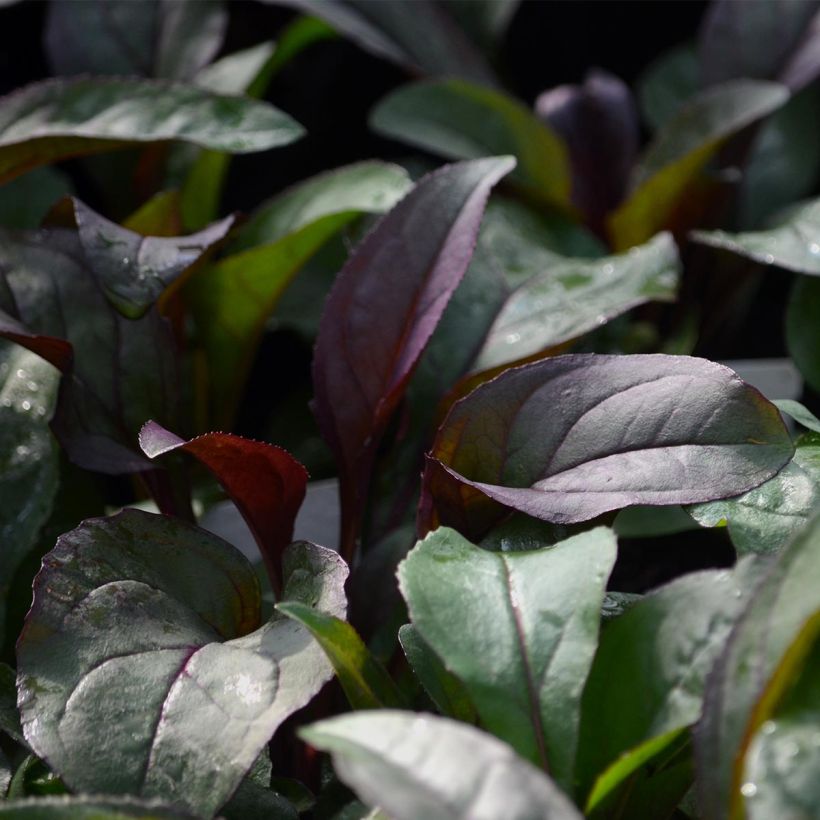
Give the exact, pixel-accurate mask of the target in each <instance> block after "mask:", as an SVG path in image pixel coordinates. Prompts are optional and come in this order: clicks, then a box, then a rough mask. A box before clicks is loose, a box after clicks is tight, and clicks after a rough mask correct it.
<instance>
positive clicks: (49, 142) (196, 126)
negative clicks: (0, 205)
mask: <svg viewBox="0 0 820 820" xmlns="http://www.w3.org/2000/svg"><path fill="white" fill-rule="evenodd" d="M302 134H303V129H302V127H301V126H300V125H299V124H298V123H296V122H295V121H294V120H293V119H291V118H290V117H289V116H288V115H287V114H285V113H283V112H281V111H279V110H278V109H276V108H274V107H273V106H271V105H268V104H267V103H262V102H257V101H255V100H250V99H247V98H242V97H233V96H227V95H220V94H213V93H211V92H208V91H204V90H202V89H199V88H196V87H194V86H186V85H177V84H173V83H167V82H164V81H159V80H155V81H149V80H136V79H121V78H116V79H100V78H86V77H81V78H78V79H73V80H46V81H44V82H40V83H34V84H32V85H28V86H26V87H25V88H21V89H20V90H19V91H15V92H14V93H13V94H9V95H8V96H6V97H3V98H2V100H0V182H2V181H4V180H7V179H11V178H12V177H14V176H17V175H18V174H21V173H23V172H24V171H27V170H29V169H30V168H35V167H36V166H38V165H45V164H48V163H51V162H57V161H58V160H61V159H66V158H68V157H75V156H82V155H86V154H96V153H100V152H103V151H112V150H115V149H117V148H125V147H128V146H131V145H134V144H138V143H149V142H158V141H164V140H180V141H182V142H189V143H192V144H194V145H198V146H199V147H201V148H211V149H214V150H217V151H227V152H229V153H237V154H243V153H251V152H254V151H265V150H267V149H269V148H275V147H277V146H280V145H287V144H288V143H290V142H293V141H294V140H296V139H298V138H299V137H301V136H302Z"/></svg>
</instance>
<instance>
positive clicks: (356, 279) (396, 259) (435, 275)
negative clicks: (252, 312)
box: [313, 157, 514, 552]
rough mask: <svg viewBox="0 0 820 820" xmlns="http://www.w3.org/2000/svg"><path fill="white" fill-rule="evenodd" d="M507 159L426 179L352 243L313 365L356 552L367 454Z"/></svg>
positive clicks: (454, 281) (466, 257)
mask: <svg viewBox="0 0 820 820" xmlns="http://www.w3.org/2000/svg"><path fill="white" fill-rule="evenodd" d="M513 166H514V160H512V159H511V158H508V157H501V158H490V159H483V160H476V161H473V162H464V163H458V164H456V165H450V166H446V167H444V168H442V169H440V170H438V171H436V172H435V173H433V174H430V175H429V176H427V177H425V178H424V179H422V180H421V181H420V182H419V183H418V185H417V186H416V187H415V188H414V190H413V191H412V193H410V194H409V195H408V196H407V197H405V198H404V199H403V200H402V201H401V202H400V203H399V204H398V205H397V206H396V207H395V208H393V210H392V211H390V213H388V214H387V215H386V216H385V217H384V218H383V219H382V220H381V221H380V222H379V224H378V225H377V226H376V228H375V229H374V230H373V231H372V232H371V233H370V234H369V235H368V236H367V237H366V238H365V239H364V241H363V242H362V243H361V244H360V245H359V246H358V247H357V249H356V251H355V252H354V253H353V255H352V256H351V257H350V259H349V260H348V262H347V264H346V265H345V267H344V269H343V270H342V271H341V272H340V273H339V275H338V277H337V279H336V282H335V284H334V286H333V290H332V291H331V293H330V296H329V297H328V300H327V304H326V306H325V312H324V314H323V316H322V322H321V325H320V328H319V337H318V339H317V342H316V354H315V356H314V360H313V383H314V390H315V407H314V412H315V414H316V418H317V421H318V423H319V428H320V430H321V431H322V434H323V435H324V437H325V440H326V441H327V442H328V443H329V444H330V446H331V448H332V449H333V451H334V453H335V455H336V458H337V460H338V464H339V474H340V479H341V493H342V497H343V498H344V506H345V508H346V509H345V513H346V515H347V516H348V519H347V521H346V526H347V530H346V535H345V539H343V540H344V542H345V543H344V547H343V548H344V549H345V550H347V551H348V552H349V551H350V550H351V549H352V547H353V544H354V542H355V538H356V534H357V533H356V530H357V529H358V520H357V519H358V516H359V515H360V514H361V510H362V505H363V503H364V496H365V490H366V488H367V485H368V483H369V478H370V471H371V467H372V462H373V458H374V456H375V453H376V448H377V447H378V443H379V440H380V438H381V435H382V433H383V431H384V429H385V427H386V426H387V422H388V421H389V419H390V416H391V415H392V412H393V410H394V409H395V407H396V405H397V404H398V402H399V400H400V399H401V396H402V394H403V392H404V389H405V387H406V384H407V381H408V379H409V378H410V376H411V375H412V373H413V370H414V369H415V367H416V364H417V363H418V359H419V357H420V356H421V354H422V352H423V351H424V348H425V346H426V344H427V342H428V341H429V339H430V336H431V335H432V333H433V331H434V330H435V327H436V324H437V323H438V320H439V319H440V318H441V314H442V313H443V311H444V308H445V307H446V305H447V302H448V300H449V298H450V296H451V295H452V293H453V291H454V290H455V289H456V287H457V286H458V283H459V282H460V281H461V278H462V276H463V275H464V272H465V270H466V269H467V265H468V264H469V262H470V257H471V255H472V252H473V247H474V245H475V241H476V236H477V234H478V227H479V224H480V222H481V215H482V213H483V211H484V205H485V203H486V201H487V197H488V195H489V192H490V188H491V187H492V186H493V185H494V184H495V183H496V182H497V181H498V180H499V179H500V178H501V177H503V176H504V175H505V174H506V173H508V172H509V171H510V170H511V169H512V168H513Z"/></svg>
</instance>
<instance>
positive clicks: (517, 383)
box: [423, 354, 793, 531]
mask: <svg viewBox="0 0 820 820" xmlns="http://www.w3.org/2000/svg"><path fill="white" fill-rule="evenodd" d="M487 442H493V447H492V449H490V448H489V447H488V446H487ZM792 453H793V446H792V443H791V440H790V438H789V435H788V433H787V431H786V429H785V427H784V425H783V422H782V420H781V418H780V414H779V413H778V412H777V409H776V408H775V407H774V406H773V405H772V404H770V403H769V402H768V401H767V400H766V399H765V398H763V396H762V395H761V394H760V393H758V392H757V391H756V390H755V389H754V388H752V387H750V386H749V385H747V384H746V383H745V382H743V381H741V380H740V379H739V378H738V377H737V376H736V375H735V374H734V373H733V372H732V371H731V370H729V369H728V368H725V367H722V366H721V365H717V364H714V363H712V362H707V361H705V360H703V359H695V358H688V357H685V356H663V355H635V356H605V355H595V354H579V355H570V356H558V357H556V358H552V359H547V360H544V361H540V362H535V363H534V364H530V365H524V366H523V367H519V368H515V369H513V370H508V371H506V372H505V373H503V374H502V375H500V376H498V377H496V378H495V379H494V380H492V381H491V382H488V383H486V384H483V385H481V386H480V387H478V388H477V389H476V390H474V391H473V392H472V393H471V394H470V395H469V396H467V397H466V398H465V399H462V400H461V401H460V402H458V403H457V404H456V405H455V406H454V407H453V409H452V410H451V411H450V413H449V415H448V416H447V419H446V420H445V422H444V424H443V425H442V427H441V428H440V430H439V434H438V436H437V439H436V442H435V444H434V446H433V449H432V451H431V457H430V460H429V461H428V467H427V473H426V479H425V481H426V493H427V498H426V501H425V506H424V510H423V512H424V515H423V518H426V520H424V521H423V523H424V524H425V525H426V526H428V527H429V526H430V523H431V521H433V520H435V515H433V516H432V517H431V515H430V513H431V509H430V507H431V506H432V507H435V508H436V510H437V514H438V518H439V519H440V520H441V521H442V523H445V524H447V523H448V522H449V521H450V520H458V521H459V522H460V525H461V526H465V525H466V526H467V529H468V530H471V531H472V530H473V529H477V530H478V531H481V530H482V529H483V528H485V527H486V526H487V525H488V524H489V523H491V522H492V521H493V519H494V518H495V517H497V514H498V511H497V510H496V509H495V508H494V507H493V505H492V503H491V502H489V501H488V499H493V500H494V501H495V502H498V503H500V504H504V505H506V506H508V507H512V508H513V509H517V510H520V511H521V512H525V513H527V514H528V515H532V516H534V517H536V518H542V519H544V520H547V521H553V522H556V523H573V522H578V521H584V520H587V519H591V518H594V517H595V516H596V515H600V514H601V513H603V512H606V511H608V510H613V509H617V508H619V507H626V506H629V505H632V504H652V505H667V504H680V503H694V501H695V500H698V501H706V500H713V499H715V498H721V497H726V496H729V495H737V494H738V493H740V492H744V491H746V490H748V489H751V488H752V487H755V486H757V485H758V484H762V483H763V481H765V480H766V479H768V478H771V477H772V476H773V475H775V474H776V473H777V472H778V471H779V470H780V469H781V468H782V467H783V466H784V465H785V464H786V463H787V462H788V461H789V460H790V458H791V456H792ZM429 502H432V504H431V503H429ZM465 519H466V520H465Z"/></svg>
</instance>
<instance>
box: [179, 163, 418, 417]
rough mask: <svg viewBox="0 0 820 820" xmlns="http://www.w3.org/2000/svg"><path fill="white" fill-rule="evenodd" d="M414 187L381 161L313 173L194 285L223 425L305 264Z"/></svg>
mask: <svg viewBox="0 0 820 820" xmlns="http://www.w3.org/2000/svg"><path fill="white" fill-rule="evenodd" d="M410 185H411V184H410V180H409V178H408V176H407V174H406V173H405V171H404V170H403V169H401V168H399V167H398V166H396V165H389V164H387V163H382V162H376V161H372V162H361V163H355V164H353V165H349V166H345V167H343V168H339V169H336V170H334V171H329V172H327V173H324V174H320V175H319V176H316V177H313V178H312V179H309V180H307V181H306V182H303V183H301V184H300V185H297V186H295V187H294V188H291V189H289V190H288V191H285V193H283V194H280V195H279V196H278V197H275V198H274V199H272V200H271V201H269V202H267V203H265V204H263V205H262V206H261V207H260V208H259V209H258V210H257V211H256V213H255V214H253V215H252V217H251V219H250V221H249V222H248V224H247V225H246V226H245V228H244V229H243V230H242V231H240V232H239V235H238V236H237V239H236V244H235V245H233V246H232V247H231V251H233V252H232V253H230V255H228V256H226V257H225V258H223V259H221V260H220V261H219V262H217V263H216V264H214V265H212V266H210V267H209V268H207V269H206V270H204V271H202V272H201V274H200V275H198V276H197V277H196V279H195V280H194V281H193V282H192V283H191V286H190V287H189V288H188V290H187V293H186V295H187V297H188V298H189V300H190V303H191V306H192V309H193V312H194V318H195V320H196V323H197V330H198V334H199V338H200V341H201V343H202V345H203V347H204V348H205V352H206V354H207V357H208V362H209V366H210V372H209V377H210V386H211V395H212V396H214V397H215V399H216V400H217V409H216V410H215V411H214V412H215V420H216V422H217V423H218V424H219V425H224V426H229V422H230V419H231V418H232V416H233V413H234V410H235V407H236V404H237V402H238V400H239V397H240V394H241V391H242V387H243V386H244V383H245V378H246V377H247V373H248V370H249V368H250V365H251V362H252V359H253V355H254V353H255V351H256V346H257V344H258V342H259V339H260V338H261V335H262V332H263V330H264V327H265V322H266V320H267V318H268V316H269V315H270V313H271V312H272V311H273V309H274V307H275V306H276V303H277V301H278V300H279V298H280V297H281V295H282V292H283V291H284V290H285V288H286V287H287V286H288V284H289V283H290V282H291V280H292V279H293V277H294V276H295V275H296V273H297V272H298V271H299V270H300V268H301V267H302V265H303V264H304V263H305V262H306V261H307V260H308V259H309V258H310V257H311V256H312V255H313V254H314V253H315V252H316V251H317V250H318V249H319V248H320V247H321V246H322V245H323V244H324V243H325V242H326V241H327V240H328V239H329V238H330V237H332V236H333V235H334V234H336V233H338V231H340V230H341V229H342V228H343V227H345V226H346V225H348V224H350V223H351V222H352V221H353V220H354V219H356V218H357V217H358V216H360V215H361V214H362V213H381V212H383V211H385V210H389V209H390V208H391V207H392V206H393V205H394V204H395V203H396V202H397V201H398V200H399V199H401V197H402V196H403V195H404V194H405V193H406V192H407V191H408V189H409V188H410ZM217 397H218V398H217Z"/></svg>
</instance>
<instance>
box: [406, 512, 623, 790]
mask: <svg viewBox="0 0 820 820" xmlns="http://www.w3.org/2000/svg"><path fill="white" fill-rule="evenodd" d="M615 552H616V545H615V537H614V535H613V534H612V532H611V531H610V530H607V529H605V528H603V527H600V528H597V529H594V530H591V531H589V532H586V533H581V534H580V535H576V536H574V537H572V538H568V539H567V540H566V541H562V542H561V543H559V544H556V545H555V546H553V547H551V548H549V549H544V550H539V551H537V552H515V553H498V552H488V551H486V550H482V549H480V548H479V547H476V546H474V545H472V544H470V543H469V542H468V541H466V540H465V539H464V538H462V537H461V536H460V535H459V534H458V533H456V532H455V531H453V530H450V529H447V528H440V529H438V530H436V531H435V532H433V533H431V534H430V535H428V536H427V538H425V539H424V540H423V541H421V542H420V543H419V544H418V545H417V546H416V547H415V548H414V549H413V550H412V551H411V552H410V554H409V555H408V556H407V558H406V559H405V560H404V561H403V562H402V564H401V565H400V566H399V584H400V587H401V590H402V594H403V595H404V598H405V600H406V601H407V605H408V608H409V610H410V618H411V620H412V622H413V626H414V627H415V628H416V629H417V630H418V632H419V634H420V635H421V636H422V638H423V639H424V640H425V641H426V642H427V643H428V644H429V645H430V647H431V648H432V649H433V651H434V652H435V653H436V654H437V655H438V656H439V657H440V658H441V660H442V661H443V663H444V665H445V666H446V667H447V668H448V669H449V670H450V671H451V672H452V673H453V674H455V675H456V676H457V677H458V678H459V679H460V680H461V681H462V682H463V683H464V685H465V686H466V688H467V691H468V692H469V693H470V696H471V698H472V701H473V703H474V704H475V707H476V710H477V711H478V714H479V717H480V718H481V721H482V725H483V726H484V727H485V728H486V729H487V730H489V731H490V732H492V733H493V734H495V735H496V736H497V737H500V738H501V739H502V740H506V741H507V742H508V743H510V744H511V745H512V746H513V748H515V749H516V751H518V752H519V754H521V755H522V756H524V757H526V758H527V759H528V760H531V761H533V762H535V763H537V764H539V765H540V766H541V767H542V768H544V769H547V770H548V771H549V772H550V773H551V775H552V776H553V777H554V778H555V780H556V782H557V783H559V784H561V785H564V786H565V787H569V786H570V784H571V783H572V770H573V763H574V759H575V748H576V742H577V737H578V723H579V718H580V704H581V692H582V690H583V686H584V681H585V680H586V676H587V673H588V671H589V667H590V664H591V663H592V657H593V654H594V653H595V647H596V646H597V642H598V626H599V620H600V611H601V604H602V602H603V598H604V588H605V586H606V581H607V578H608V577H609V573H610V571H611V569H612V566H613V563H614V561H615Z"/></svg>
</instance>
